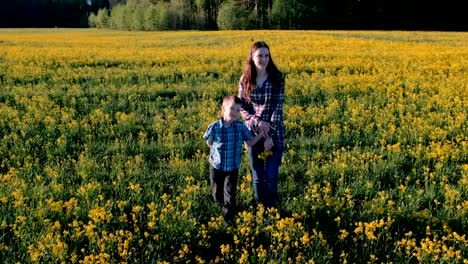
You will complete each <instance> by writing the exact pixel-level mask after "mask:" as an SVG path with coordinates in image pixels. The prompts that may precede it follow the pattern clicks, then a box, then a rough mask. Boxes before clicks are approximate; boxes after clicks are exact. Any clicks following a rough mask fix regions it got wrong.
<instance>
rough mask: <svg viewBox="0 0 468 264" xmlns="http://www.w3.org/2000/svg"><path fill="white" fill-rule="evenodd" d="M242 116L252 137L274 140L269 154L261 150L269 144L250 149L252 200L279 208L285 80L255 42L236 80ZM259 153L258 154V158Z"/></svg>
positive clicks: (261, 44) (263, 47) (262, 45)
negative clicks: (262, 135)
mask: <svg viewBox="0 0 468 264" xmlns="http://www.w3.org/2000/svg"><path fill="white" fill-rule="evenodd" d="M238 96H239V98H241V100H242V109H241V115H242V117H243V118H244V120H245V122H246V125H247V128H249V130H250V131H251V133H252V134H254V135H257V134H260V133H265V134H268V135H269V136H270V138H271V139H272V140H273V144H274V145H273V147H272V148H271V152H272V153H271V155H269V156H268V157H265V155H263V153H262V152H263V151H264V150H265V147H266V148H267V149H268V147H269V146H268V144H266V145H265V146H264V144H265V142H259V143H257V144H256V145H254V146H252V147H249V148H248V152H249V159H250V167H251V169H252V175H253V188H254V194H255V200H256V201H257V203H260V204H263V205H264V206H265V207H267V208H268V207H276V206H277V205H278V171H279V166H280V164H281V158H282V155H283V150H284V146H285V143H284V124H283V101H284V78H283V75H282V74H281V72H280V71H279V70H278V68H277V67H276V65H275V64H274V62H273V59H272V58H271V56H270V48H269V47H268V45H267V44H266V43H265V42H263V41H260V42H255V43H254V44H253V45H252V47H251V48H250V53H249V55H248V57H247V63H246V65H245V69H244V72H243V74H242V76H241V78H240V81H239V94H238ZM259 154H262V155H260V157H259Z"/></svg>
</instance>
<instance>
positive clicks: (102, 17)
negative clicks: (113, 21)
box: [94, 8, 109, 28]
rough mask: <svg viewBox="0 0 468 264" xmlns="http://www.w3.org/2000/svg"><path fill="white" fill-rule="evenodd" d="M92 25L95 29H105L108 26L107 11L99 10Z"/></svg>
mask: <svg viewBox="0 0 468 264" xmlns="http://www.w3.org/2000/svg"><path fill="white" fill-rule="evenodd" d="M94 24H95V26H96V27H97V28H107V27H108V25H109V10H107V9H105V8H103V9H99V11H98V14H97V16H96V18H95V22H94Z"/></svg>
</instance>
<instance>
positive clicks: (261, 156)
mask: <svg viewBox="0 0 468 264" xmlns="http://www.w3.org/2000/svg"><path fill="white" fill-rule="evenodd" d="M272 155H273V151H271V150H264V151H263V152H262V153H260V154H258V158H259V159H262V160H266V159H267V158H268V157H270V156H272Z"/></svg>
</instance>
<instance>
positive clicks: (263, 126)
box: [257, 121, 270, 135]
mask: <svg viewBox="0 0 468 264" xmlns="http://www.w3.org/2000/svg"><path fill="white" fill-rule="evenodd" d="M257 127H258V130H259V133H264V134H267V135H268V132H270V123H269V122H266V121H260V122H258V125H257Z"/></svg>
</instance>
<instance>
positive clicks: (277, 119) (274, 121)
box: [270, 81, 284, 129]
mask: <svg viewBox="0 0 468 264" xmlns="http://www.w3.org/2000/svg"><path fill="white" fill-rule="evenodd" d="M273 96H275V97H277V98H276V99H277V104H276V107H275V109H274V110H273V114H272V115H271V120H270V121H271V125H272V126H273V129H276V128H277V127H278V126H279V125H280V124H281V123H282V122H283V103H284V81H283V82H281V84H280V85H279V89H278V92H277V93H275V94H273Z"/></svg>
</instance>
